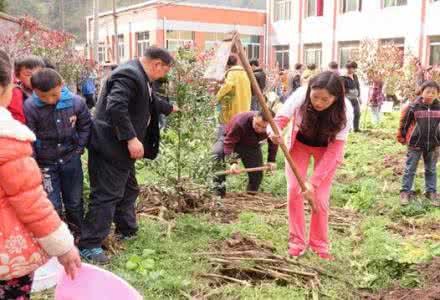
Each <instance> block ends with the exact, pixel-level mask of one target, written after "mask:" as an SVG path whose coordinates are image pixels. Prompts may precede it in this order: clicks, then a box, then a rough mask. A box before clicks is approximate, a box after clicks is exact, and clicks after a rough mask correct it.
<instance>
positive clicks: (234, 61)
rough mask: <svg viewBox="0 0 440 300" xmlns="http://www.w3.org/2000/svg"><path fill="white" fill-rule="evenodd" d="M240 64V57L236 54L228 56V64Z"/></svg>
mask: <svg viewBox="0 0 440 300" xmlns="http://www.w3.org/2000/svg"><path fill="white" fill-rule="evenodd" d="M237 64H238V58H237V56H235V55H229V57H228V62H227V63H226V65H228V66H230V67H232V66H236V65H237Z"/></svg>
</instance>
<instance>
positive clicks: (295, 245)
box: [269, 71, 353, 260]
mask: <svg viewBox="0 0 440 300" xmlns="http://www.w3.org/2000/svg"><path fill="white" fill-rule="evenodd" d="M290 120H293V122H294V123H293V127H292V132H291V135H290V143H289V146H288V148H289V150H290V155H291V157H292V158H293V161H294V162H295V165H296V167H297V168H298V171H299V173H300V175H301V177H302V178H304V179H306V175H307V169H308V167H309V162H310V158H311V157H313V161H314V170H313V175H312V176H311V178H309V181H308V183H307V185H308V190H307V191H306V192H305V193H301V188H300V186H299V184H298V182H297V180H296V178H295V176H294V174H293V172H292V170H291V169H290V167H289V165H288V164H286V174H287V180H288V202H289V208H288V211H289V252H288V253H289V255H291V256H301V255H302V254H304V252H305V251H306V249H307V247H308V246H310V247H311V249H312V250H313V251H314V252H315V253H317V254H318V255H319V257H321V258H322V259H327V260H331V259H333V258H332V256H331V255H330V253H329V241H328V214H329V199H330V190H331V186H332V181H333V176H334V174H335V172H336V169H337V167H338V166H339V165H340V164H341V162H342V160H343V157H344V145H345V142H346V140H347V136H348V133H349V131H350V128H351V124H352V122H353V111H352V107H351V104H350V102H348V100H346V99H345V98H344V84H343V82H342V80H341V78H340V77H339V76H338V75H336V74H334V73H333V72H331V71H327V72H323V73H321V74H319V75H317V76H315V77H312V79H311V80H310V82H309V84H308V87H301V88H299V89H298V90H297V91H296V92H295V93H294V94H292V95H291V96H290V97H289V98H288V99H287V101H286V103H285V104H284V106H283V107H282V109H281V111H279V112H278V114H277V116H276V117H275V123H276V124H277V126H278V127H279V128H280V130H282V129H283V128H284V127H285V126H286V125H287V124H288V123H289V121H290ZM269 134H270V138H271V140H272V141H273V142H274V143H278V144H280V143H282V142H283V141H282V138H281V137H279V136H276V135H274V133H273V132H272V130H269ZM303 198H306V199H309V200H310V201H313V203H314V206H315V207H316V209H315V211H314V212H313V213H312V216H311V224H310V238H309V242H308V245H307V242H306V239H305V236H304V233H305V224H304V223H305V221H304V204H303Z"/></svg>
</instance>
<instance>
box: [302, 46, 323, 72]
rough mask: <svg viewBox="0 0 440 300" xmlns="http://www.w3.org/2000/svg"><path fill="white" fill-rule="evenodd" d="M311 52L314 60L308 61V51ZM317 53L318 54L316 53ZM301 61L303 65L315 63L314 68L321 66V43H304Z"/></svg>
mask: <svg viewBox="0 0 440 300" xmlns="http://www.w3.org/2000/svg"><path fill="white" fill-rule="evenodd" d="M309 52H313V56H314V58H315V59H314V61H308V59H307V58H308V53H309ZM317 54H318V55H317ZM303 62H304V64H305V65H310V64H315V65H316V68H318V69H320V68H321V67H322V44H305V45H304V51H303Z"/></svg>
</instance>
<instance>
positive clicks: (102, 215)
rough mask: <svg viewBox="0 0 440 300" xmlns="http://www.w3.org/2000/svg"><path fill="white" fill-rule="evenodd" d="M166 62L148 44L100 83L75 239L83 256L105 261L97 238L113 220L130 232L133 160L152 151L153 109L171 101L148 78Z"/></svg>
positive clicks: (125, 234)
mask: <svg viewBox="0 0 440 300" xmlns="http://www.w3.org/2000/svg"><path fill="white" fill-rule="evenodd" d="M172 63H173V58H172V56H171V55H170V54H169V53H168V52H167V51H166V50H164V49H160V48H155V47H152V48H148V49H146V50H145V53H144V55H143V56H142V57H141V58H140V59H136V60H131V61H129V62H127V63H125V64H123V65H120V66H119V67H118V68H116V69H115V70H114V71H112V73H111V74H110V76H109V77H108V78H107V80H106V82H105V83H104V85H103V87H102V90H101V95H100V97H99V100H98V103H97V105H96V115H95V118H94V124H93V127H92V133H91V140H90V147H89V175H90V205H89V211H88V214H87V216H86V219H85V221H84V230H83V233H82V235H81V240H80V243H79V248H80V250H81V255H82V257H83V258H85V259H87V260H90V261H92V262H95V263H106V262H108V260H109V259H108V258H107V256H106V255H105V254H104V252H103V250H102V242H103V241H104V239H105V238H106V237H107V235H108V234H109V233H110V229H111V225H112V223H113V222H114V223H115V225H116V233H117V234H118V235H119V236H120V237H121V238H123V239H127V238H130V237H133V236H135V235H136V232H137V229H138V227H137V223H136V213H135V202H136V199H137V197H138V195H139V187H138V183H137V181H136V176H135V175H136V174H135V161H136V160H137V159H142V158H149V159H154V158H155V157H156V156H157V154H158V151H159V134H160V132H159V114H160V113H164V114H170V113H171V112H172V111H173V106H172V105H170V104H168V103H166V102H164V101H162V100H160V99H157V98H156V97H154V93H153V90H152V82H153V81H155V80H158V79H160V78H163V77H164V76H166V74H167V73H168V72H169V70H170V68H171V65H172Z"/></svg>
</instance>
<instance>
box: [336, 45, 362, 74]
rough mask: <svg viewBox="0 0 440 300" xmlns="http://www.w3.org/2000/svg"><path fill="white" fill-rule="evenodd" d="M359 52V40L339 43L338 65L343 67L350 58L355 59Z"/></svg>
mask: <svg viewBox="0 0 440 300" xmlns="http://www.w3.org/2000/svg"><path fill="white" fill-rule="evenodd" d="M358 54H359V42H342V43H339V65H340V66H341V68H344V67H345V65H346V64H347V63H348V62H349V61H350V60H356V59H357V57H358Z"/></svg>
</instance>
